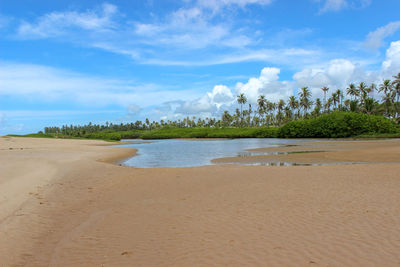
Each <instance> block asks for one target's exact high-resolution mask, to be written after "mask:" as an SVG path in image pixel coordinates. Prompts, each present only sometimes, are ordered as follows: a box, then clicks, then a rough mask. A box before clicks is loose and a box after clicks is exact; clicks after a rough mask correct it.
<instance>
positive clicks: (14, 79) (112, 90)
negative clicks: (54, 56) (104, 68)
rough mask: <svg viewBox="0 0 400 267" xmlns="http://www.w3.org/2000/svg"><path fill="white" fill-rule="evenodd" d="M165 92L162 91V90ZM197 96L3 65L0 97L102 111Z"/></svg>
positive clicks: (28, 66)
mask: <svg viewBox="0 0 400 267" xmlns="http://www.w3.org/2000/svg"><path fill="white" fill-rule="evenodd" d="M161 88H162V89H161ZM178 93H179V96H180V97H181V98H182V99H188V98H190V97H193V96H196V93H194V92H192V91H190V90H181V91H179V92H177V91H171V88H168V87H167V86H163V87H161V86H158V85H155V84H141V83H139V82H137V81H134V80H117V79H106V78H102V77H96V76H90V75H85V74H80V73H75V72H71V71H66V70H61V69H57V68H52V67H47V66H41V65H32V64H19V63H9V62H0V96H12V97H19V98H21V99H25V100H30V101H36V102H40V103H41V102H54V101H56V100H60V99H62V100H63V102H64V103H70V104H78V105H81V106H94V107H102V106H108V105H120V106H124V107H127V106H129V105H130V104H132V103H141V105H143V106H148V105H157V104H161V103H162V102H164V101H168V100H174V99H176V95H177V94H178Z"/></svg>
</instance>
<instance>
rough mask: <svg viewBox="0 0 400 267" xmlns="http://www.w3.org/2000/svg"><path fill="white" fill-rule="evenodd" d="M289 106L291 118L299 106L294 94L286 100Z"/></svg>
mask: <svg viewBox="0 0 400 267" xmlns="http://www.w3.org/2000/svg"><path fill="white" fill-rule="evenodd" d="M288 105H289V108H290V109H291V110H292V119H293V115H294V113H295V112H294V111H295V110H296V109H297V108H298V107H299V102H298V101H297V99H296V97H295V96H294V95H292V96H290V97H289V102H288Z"/></svg>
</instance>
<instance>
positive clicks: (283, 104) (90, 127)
mask: <svg viewBox="0 0 400 267" xmlns="http://www.w3.org/2000/svg"><path fill="white" fill-rule="evenodd" d="M321 90H322V92H323V99H322V100H321V99H320V98H316V99H312V93H311V91H310V89H309V88H308V87H303V88H301V89H300V90H299V93H298V95H297V96H295V95H292V96H290V97H289V98H288V99H286V100H284V99H280V100H278V101H277V102H273V101H269V100H268V99H266V97H265V96H264V95H260V96H259V97H258V99H257V105H256V106H255V107H253V106H252V105H251V104H248V100H247V97H246V95H245V94H240V95H238V96H237V99H236V101H237V103H238V105H239V107H238V108H236V110H235V112H234V113H233V114H230V113H229V112H228V111H224V112H223V114H222V116H221V118H220V119H216V118H205V119H202V118H196V117H191V118H190V117H186V118H184V119H182V120H181V119H179V120H176V121H171V120H167V121H165V120H160V121H159V122H158V121H150V120H149V119H145V121H144V122H142V121H140V120H138V121H136V122H132V123H120V124H113V123H109V122H106V123H105V125H99V124H92V123H91V122H90V123H89V124H87V125H83V126H81V125H63V126H62V127H45V128H44V132H45V133H46V134H63V135H68V136H81V135H85V134H88V133H95V132H114V131H132V130H154V129H161V128H194V127H200V128H201V127H210V128H222V127H232V128H242V127H271V126H272V127H279V126H282V125H283V124H286V123H288V122H290V121H296V120H304V119H310V118H316V117H318V116H320V115H322V114H329V113H331V112H334V111H343V112H355V113H365V114H373V115H383V116H385V117H386V118H389V119H392V120H394V121H396V122H397V123H399V122H400V103H399V98H400V72H399V73H398V74H397V75H395V76H393V79H392V80H389V79H387V80H384V81H383V82H382V83H381V84H379V85H376V84H374V83H372V84H369V85H367V84H366V83H365V82H360V83H358V84H354V83H351V84H349V85H348V87H347V88H345V89H344V90H342V89H336V90H333V91H332V90H331V89H330V88H328V87H322V88H321ZM376 93H380V95H381V97H380V99H377V98H376ZM346 96H347V98H346ZM246 104H247V106H246Z"/></svg>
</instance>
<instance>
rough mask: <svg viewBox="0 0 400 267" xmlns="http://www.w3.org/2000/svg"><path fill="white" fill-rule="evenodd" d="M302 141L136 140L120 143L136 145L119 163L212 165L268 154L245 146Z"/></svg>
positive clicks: (162, 165)
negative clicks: (217, 161)
mask: <svg viewBox="0 0 400 267" xmlns="http://www.w3.org/2000/svg"><path fill="white" fill-rule="evenodd" d="M126 141H129V140H126ZM134 141H137V140H134ZM301 141H304V140H300V139H296V140H293V139H278V138H265V139H261V138H251V139H221V140H154V141H150V142H144V143H138V144H128V145H120V146H123V147H132V148H136V149H138V153H137V155H136V156H134V157H131V158H129V159H127V160H125V161H123V162H122V163H121V164H123V165H127V166H132V167H136V168H162V167H167V168H177V167H194V166H204V165H213V163H212V162H211V160H212V159H216V158H224V157H236V156H239V157H243V156H254V155H266V154H267V153H262V152H253V151H247V149H253V148H260V147H278V146H285V145H289V144H294V143H297V142H301ZM307 141H310V140H307Z"/></svg>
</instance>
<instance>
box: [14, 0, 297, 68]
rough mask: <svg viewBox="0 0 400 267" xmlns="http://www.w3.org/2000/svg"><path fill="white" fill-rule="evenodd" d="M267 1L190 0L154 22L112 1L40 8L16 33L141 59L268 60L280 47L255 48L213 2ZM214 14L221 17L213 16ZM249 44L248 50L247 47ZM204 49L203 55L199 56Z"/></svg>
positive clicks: (253, 38) (252, 36) (246, 1)
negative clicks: (132, 17)
mask: <svg viewBox="0 0 400 267" xmlns="http://www.w3.org/2000/svg"><path fill="white" fill-rule="evenodd" d="M270 2H271V1H270V0H261V1H257V0H234V1H228V0H224V1H195V2H194V4H193V3H192V2H190V1H189V3H191V6H190V7H188V8H186V7H181V8H179V9H177V10H175V11H173V12H171V13H169V14H167V15H165V17H158V16H155V17H154V21H153V22H146V23H143V22H141V21H129V20H127V19H126V17H125V16H124V15H123V14H122V13H120V12H119V11H118V8H117V7H116V6H114V5H111V4H103V5H102V6H101V7H98V8H95V9H92V10H86V11H84V12H80V11H65V12H51V13H48V14H44V15H43V16H40V17H38V18H37V19H36V20H35V21H33V22H32V21H31V22H23V23H21V24H20V25H19V27H18V31H17V36H18V37H19V38H21V39H40V38H49V39H57V40H60V41H62V42H71V43H75V44H79V45H84V46H88V47H95V48H99V49H102V50H105V51H108V52H111V53H117V54H122V55H127V56H129V57H131V58H132V59H134V60H135V61H137V62H138V63H141V64H153V65H181V66H187V65H190V66H192V65H214V64H226V63H232V62H242V61H256V60H261V61H262V60H268V59H269V57H270V56H269V54H271V55H273V54H274V55H282V56H283V55H284V54H285V53H280V52H281V51H280V52H279V53H274V51H271V53H269V52H268V51H264V50H263V49H254V47H255V46H257V44H258V42H259V41H260V40H259V36H258V37H257V33H254V32H251V31H249V30H246V28H243V27H242V28H239V27H237V25H235V21H234V20H227V19H225V16H226V14H224V15H221V13H216V12H215V8H216V9H218V10H219V9H223V8H225V7H230V8H229V9H228V10H231V8H233V7H240V8H241V7H245V6H247V5H250V4H253V5H255V4H257V5H267V4H269V3H270ZM226 12H230V11H226ZM216 16H220V17H218V19H215V17H216ZM221 18H223V19H221ZM250 47H253V50H249V48H250ZM205 49H207V51H208V52H207V57H204V51H205ZM272 50H273V49H272ZM279 50H282V49H279ZM286 50H287V51H286V52H288V51H289V50H290V49H286ZM294 50H298V51H300V50H301V49H294ZM160 51H162V52H160ZM290 56H291V55H289V54H288V55H287V57H290ZM204 58H210V59H212V60H204ZM214 58H216V59H214ZM272 63H273V62H272Z"/></svg>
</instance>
